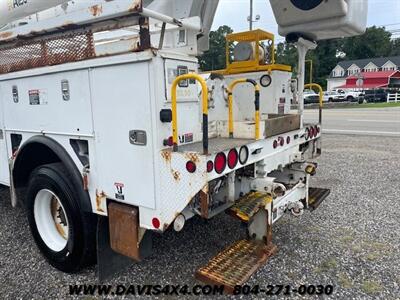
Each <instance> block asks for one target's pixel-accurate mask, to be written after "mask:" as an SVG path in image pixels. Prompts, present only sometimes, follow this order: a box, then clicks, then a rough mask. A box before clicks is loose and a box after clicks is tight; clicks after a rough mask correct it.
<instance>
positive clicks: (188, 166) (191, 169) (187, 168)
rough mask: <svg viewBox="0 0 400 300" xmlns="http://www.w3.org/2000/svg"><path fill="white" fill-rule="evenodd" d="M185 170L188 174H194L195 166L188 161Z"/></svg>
mask: <svg viewBox="0 0 400 300" xmlns="http://www.w3.org/2000/svg"><path fill="white" fill-rule="evenodd" d="M186 170H187V171H188V172H189V173H194V172H196V164H195V163H194V162H192V161H191V160H189V161H188V162H187V163H186Z"/></svg>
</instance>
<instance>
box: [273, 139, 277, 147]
mask: <svg viewBox="0 0 400 300" xmlns="http://www.w3.org/2000/svg"><path fill="white" fill-rule="evenodd" d="M273 147H274V149H276V148H278V141H277V140H275V141H274V144H273Z"/></svg>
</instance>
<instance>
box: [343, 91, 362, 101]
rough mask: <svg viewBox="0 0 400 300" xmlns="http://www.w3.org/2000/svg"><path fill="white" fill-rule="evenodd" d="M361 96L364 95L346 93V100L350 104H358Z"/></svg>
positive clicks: (354, 92) (352, 92) (351, 92)
mask: <svg viewBox="0 0 400 300" xmlns="http://www.w3.org/2000/svg"><path fill="white" fill-rule="evenodd" d="M361 94H363V92H362V91H346V92H345V94H344V98H345V99H346V101H349V102H357V101H359V97H360V95H361Z"/></svg>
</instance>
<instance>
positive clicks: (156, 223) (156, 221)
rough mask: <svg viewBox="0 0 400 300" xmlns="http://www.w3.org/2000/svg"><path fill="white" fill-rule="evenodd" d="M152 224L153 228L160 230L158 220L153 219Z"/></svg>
mask: <svg viewBox="0 0 400 300" xmlns="http://www.w3.org/2000/svg"><path fill="white" fill-rule="evenodd" d="M151 223H152V224H153V227H154V228H156V229H158V228H160V220H159V219H157V218H153V220H151Z"/></svg>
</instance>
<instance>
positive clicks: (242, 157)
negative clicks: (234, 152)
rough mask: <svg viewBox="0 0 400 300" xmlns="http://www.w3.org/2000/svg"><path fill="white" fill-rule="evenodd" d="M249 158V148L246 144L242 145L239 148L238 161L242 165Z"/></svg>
mask: <svg viewBox="0 0 400 300" xmlns="http://www.w3.org/2000/svg"><path fill="white" fill-rule="evenodd" d="M248 159H249V148H247V146H242V147H241V148H240V150H239V161H240V163H241V164H242V165H244V164H245V163H247V160H248Z"/></svg>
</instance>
